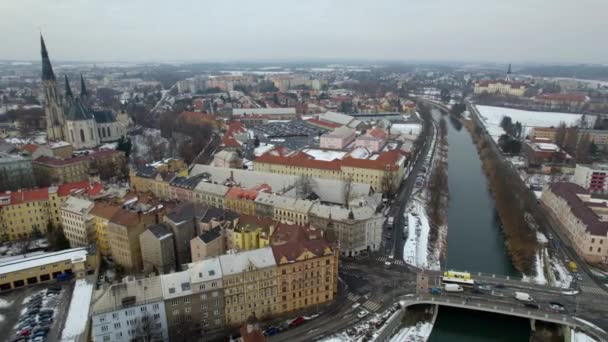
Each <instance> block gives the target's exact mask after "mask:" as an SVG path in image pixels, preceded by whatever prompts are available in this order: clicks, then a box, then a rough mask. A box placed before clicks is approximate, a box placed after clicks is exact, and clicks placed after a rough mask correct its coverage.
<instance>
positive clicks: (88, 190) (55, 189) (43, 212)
mask: <svg viewBox="0 0 608 342" xmlns="http://www.w3.org/2000/svg"><path fill="white" fill-rule="evenodd" d="M102 190H103V187H102V186H101V184H99V183H94V184H92V185H90V184H89V182H77V183H69V184H62V185H60V186H52V187H48V188H40V189H30V190H20V191H15V192H5V193H0V238H2V239H3V240H16V239H21V238H24V237H28V236H30V235H31V234H32V233H43V234H44V233H45V232H46V227H47V224H48V223H49V221H50V222H51V223H53V224H54V225H55V226H57V225H59V224H60V223H61V219H60V218H61V215H60V213H59V210H60V208H61V206H62V205H63V202H64V201H65V200H66V199H67V198H68V196H70V195H72V194H76V193H77V194H80V195H87V196H95V195H98V194H99V193H100V192H101V191H102Z"/></svg>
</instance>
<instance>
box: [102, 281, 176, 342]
mask: <svg viewBox="0 0 608 342" xmlns="http://www.w3.org/2000/svg"><path fill="white" fill-rule="evenodd" d="M100 291H101V292H102V293H101V294H99V293H95V294H94V296H93V298H98V299H97V301H95V304H94V305H93V309H92V315H91V321H92V323H91V325H92V327H91V336H92V338H93V341H95V342H98V341H104V342H105V341H125V342H130V341H133V340H143V341H168V339H169V333H168V327H167V315H166V312H165V304H164V302H163V298H162V295H163V293H162V286H161V278H160V277H153V278H144V279H135V278H130V277H127V278H125V279H123V282H122V283H120V284H113V285H111V286H110V287H108V288H106V289H104V290H100Z"/></svg>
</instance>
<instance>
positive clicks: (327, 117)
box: [317, 112, 364, 129]
mask: <svg viewBox="0 0 608 342" xmlns="http://www.w3.org/2000/svg"><path fill="white" fill-rule="evenodd" d="M317 119H319V120H321V121H325V122H332V123H334V124H338V125H341V126H346V127H348V128H352V129H360V128H361V127H362V126H363V125H364V123H363V122H362V121H361V120H358V119H355V117H353V116H350V115H346V114H342V113H336V112H327V113H324V114H321V115H319V116H318V117H317Z"/></svg>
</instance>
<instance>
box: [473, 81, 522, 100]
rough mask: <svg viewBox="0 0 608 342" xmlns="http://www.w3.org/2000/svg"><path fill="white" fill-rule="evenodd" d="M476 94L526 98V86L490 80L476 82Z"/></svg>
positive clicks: (518, 83) (474, 90)
mask: <svg viewBox="0 0 608 342" xmlns="http://www.w3.org/2000/svg"><path fill="white" fill-rule="evenodd" d="M473 92H474V93H475V94H483V93H488V94H501V95H510V96H519V97H521V96H524V93H525V92H526V85H525V84H523V83H520V82H511V81H507V80H489V81H478V82H475V88H474V89H473Z"/></svg>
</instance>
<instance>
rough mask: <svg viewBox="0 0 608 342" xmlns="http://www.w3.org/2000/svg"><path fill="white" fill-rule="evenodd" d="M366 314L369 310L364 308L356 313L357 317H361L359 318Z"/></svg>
mask: <svg viewBox="0 0 608 342" xmlns="http://www.w3.org/2000/svg"><path fill="white" fill-rule="evenodd" d="M368 314H369V312H367V311H366V310H361V311H359V313H358V314H357V317H358V318H359V319H361V318H363V317H365V316H367V315H368Z"/></svg>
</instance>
